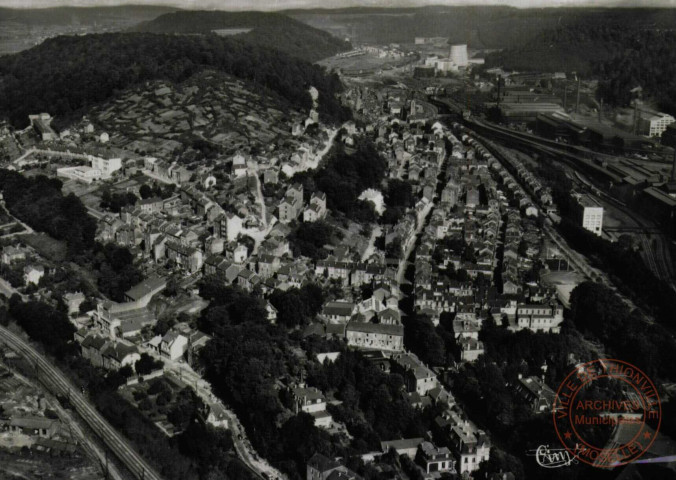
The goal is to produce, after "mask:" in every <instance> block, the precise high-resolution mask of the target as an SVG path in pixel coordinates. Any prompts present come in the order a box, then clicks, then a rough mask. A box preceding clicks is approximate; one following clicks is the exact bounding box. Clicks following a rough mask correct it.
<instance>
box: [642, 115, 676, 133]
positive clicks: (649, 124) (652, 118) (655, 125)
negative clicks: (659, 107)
mask: <svg viewBox="0 0 676 480" xmlns="http://www.w3.org/2000/svg"><path fill="white" fill-rule="evenodd" d="M643 115H645V117H643V116H642V117H641V118H640V120H639V125H638V127H639V131H640V132H641V133H642V134H643V135H647V136H649V137H661V136H662V133H664V131H665V130H666V129H667V126H668V125H670V124H672V123H674V122H676V118H674V117H672V116H671V115H669V114H668V113H662V112H643Z"/></svg>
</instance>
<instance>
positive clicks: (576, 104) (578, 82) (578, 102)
mask: <svg viewBox="0 0 676 480" xmlns="http://www.w3.org/2000/svg"><path fill="white" fill-rule="evenodd" d="M579 108H580V77H577V99H576V100H575V113H578V110H579Z"/></svg>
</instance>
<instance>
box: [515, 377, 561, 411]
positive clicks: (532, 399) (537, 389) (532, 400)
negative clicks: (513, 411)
mask: <svg viewBox="0 0 676 480" xmlns="http://www.w3.org/2000/svg"><path fill="white" fill-rule="evenodd" d="M514 387H515V390H516V393H517V395H519V397H521V399H522V400H523V401H524V402H525V403H526V404H527V405H528V406H529V407H530V408H531V410H532V411H533V412H534V413H543V412H545V413H549V412H551V411H552V409H553V408H554V399H555V398H556V393H554V390H552V389H551V388H549V386H548V385H547V384H546V383H545V382H543V381H542V379H540V378H538V377H535V376H531V377H522V376H521V374H519V379H518V381H517V382H516V384H515V386H514Z"/></svg>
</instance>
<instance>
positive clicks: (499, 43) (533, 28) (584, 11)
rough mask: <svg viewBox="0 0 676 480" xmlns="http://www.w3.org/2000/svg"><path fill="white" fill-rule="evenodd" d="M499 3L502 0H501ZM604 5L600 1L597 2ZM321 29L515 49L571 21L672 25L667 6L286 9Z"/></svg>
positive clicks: (385, 39)
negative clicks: (438, 39) (427, 38)
mask: <svg viewBox="0 0 676 480" xmlns="http://www.w3.org/2000/svg"><path fill="white" fill-rule="evenodd" d="M495 3H497V2H495ZM597 3H600V2H597ZM284 13H286V14H287V15H289V16H291V17H293V18H296V19H298V20H300V21H302V22H305V23H308V24H310V25H312V26H315V27H317V28H324V27H330V28H331V30H332V31H341V32H345V34H346V35H350V37H353V38H354V39H356V40H357V41H358V42H364V43H377V44H387V43H411V42H412V41H413V38H414V37H446V38H448V41H449V43H451V44H453V43H467V44H468V45H469V47H470V48H477V49H482V48H488V49H498V48H511V47H517V46H519V45H521V44H523V43H524V42H527V41H529V40H531V39H532V38H533V37H535V36H536V35H537V34H538V33H540V32H542V31H544V30H547V29H550V28H555V27H557V26H568V25H623V26H633V27H636V28H660V29H670V28H674V26H676V11H674V10H673V9H667V8H523V9H522V8H514V7H508V6H498V5H473V6H428V7H421V8H415V7H410V8H364V7H358V8H346V9H338V10H295V11H286V12H284Z"/></svg>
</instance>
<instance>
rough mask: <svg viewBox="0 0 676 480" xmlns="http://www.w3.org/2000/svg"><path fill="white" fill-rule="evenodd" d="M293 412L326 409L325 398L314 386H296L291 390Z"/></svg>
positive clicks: (311, 411)
mask: <svg viewBox="0 0 676 480" xmlns="http://www.w3.org/2000/svg"><path fill="white" fill-rule="evenodd" d="M291 395H292V397H293V403H294V406H295V413H298V412H301V411H302V412H305V413H315V412H322V411H324V410H326V398H324V395H323V394H322V392H321V391H319V389H317V388H314V387H305V386H302V387H296V388H294V389H292V390H291Z"/></svg>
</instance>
